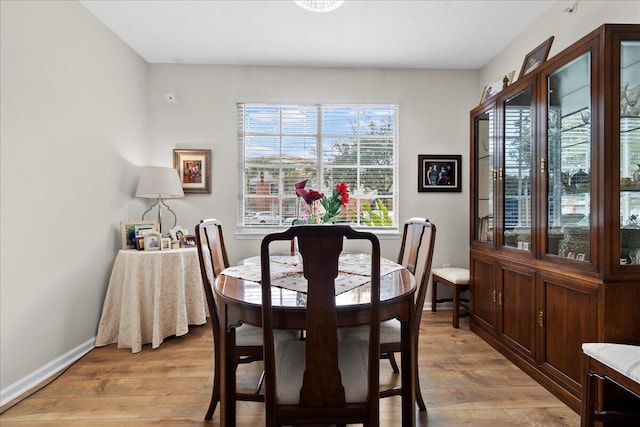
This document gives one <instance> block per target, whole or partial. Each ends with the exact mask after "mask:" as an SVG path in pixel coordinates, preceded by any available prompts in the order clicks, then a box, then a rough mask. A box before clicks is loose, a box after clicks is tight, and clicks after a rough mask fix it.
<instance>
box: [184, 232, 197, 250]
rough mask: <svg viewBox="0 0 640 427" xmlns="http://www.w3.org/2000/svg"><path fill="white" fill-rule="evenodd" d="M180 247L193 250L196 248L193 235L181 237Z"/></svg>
mask: <svg viewBox="0 0 640 427" xmlns="http://www.w3.org/2000/svg"><path fill="white" fill-rule="evenodd" d="M181 243H182V247H184V248H191V247H193V248H195V247H196V236H195V234H185V235H184V236H182V241H181Z"/></svg>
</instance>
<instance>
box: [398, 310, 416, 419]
mask: <svg viewBox="0 0 640 427" xmlns="http://www.w3.org/2000/svg"><path fill="white" fill-rule="evenodd" d="M409 304H410V307H409V318H408V319H407V321H404V322H401V325H402V328H401V334H402V340H401V342H402V358H401V368H400V375H401V376H402V426H403V427H414V426H415V425H416V417H415V407H416V390H415V387H416V383H415V379H416V375H417V372H416V360H417V355H416V342H415V340H414V338H413V331H412V328H413V322H414V311H415V308H414V303H413V299H411V301H410V303H409Z"/></svg>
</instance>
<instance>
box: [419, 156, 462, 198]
mask: <svg viewBox="0 0 640 427" xmlns="http://www.w3.org/2000/svg"><path fill="white" fill-rule="evenodd" d="M461 171H462V156H461V155H459V154H451V155H448V154H445V155H443V154H432V155H428V154H419V155H418V192H420V193H423V192H460V191H462V180H461V179H460V176H461Z"/></svg>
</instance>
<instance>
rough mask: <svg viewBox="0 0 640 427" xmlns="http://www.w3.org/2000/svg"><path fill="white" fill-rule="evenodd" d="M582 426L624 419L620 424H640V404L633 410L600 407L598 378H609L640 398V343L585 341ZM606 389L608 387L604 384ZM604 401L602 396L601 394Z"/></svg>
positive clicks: (583, 347)
mask: <svg viewBox="0 0 640 427" xmlns="http://www.w3.org/2000/svg"><path fill="white" fill-rule="evenodd" d="M582 352H583V354H584V357H583V366H582V370H583V384H582V414H581V418H582V427H591V426H593V425H594V423H595V422H597V421H600V422H606V421H610V422H620V423H624V424H620V425H634V426H638V425H640V406H638V405H635V408H632V409H631V412H626V410H625V411H624V412H623V411H622V410H619V409H617V408H616V410H606V408H600V409H599V410H596V395H597V389H598V380H599V379H600V380H602V379H607V380H609V381H611V382H613V383H614V384H616V385H617V386H619V387H622V388H623V389H625V390H626V391H627V392H630V393H632V394H635V396H636V398H637V399H638V400H640V346H635V345H627V344H611V343H584V344H582ZM602 389H603V390H604V388H602ZM601 401H602V397H601Z"/></svg>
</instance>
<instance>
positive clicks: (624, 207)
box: [620, 41, 640, 265]
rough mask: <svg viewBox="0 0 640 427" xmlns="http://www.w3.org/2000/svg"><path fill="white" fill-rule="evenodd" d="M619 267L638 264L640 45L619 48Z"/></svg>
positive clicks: (637, 43)
mask: <svg viewBox="0 0 640 427" xmlns="http://www.w3.org/2000/svg"><path fill="white" fill-rule="evenodd" d="M620 48H621V49H620V64H621V67H620V84H621V85H622V87H621V88H620V264H623V265H629V264H640V41H623V42H621V46H620Z"/></svg>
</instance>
